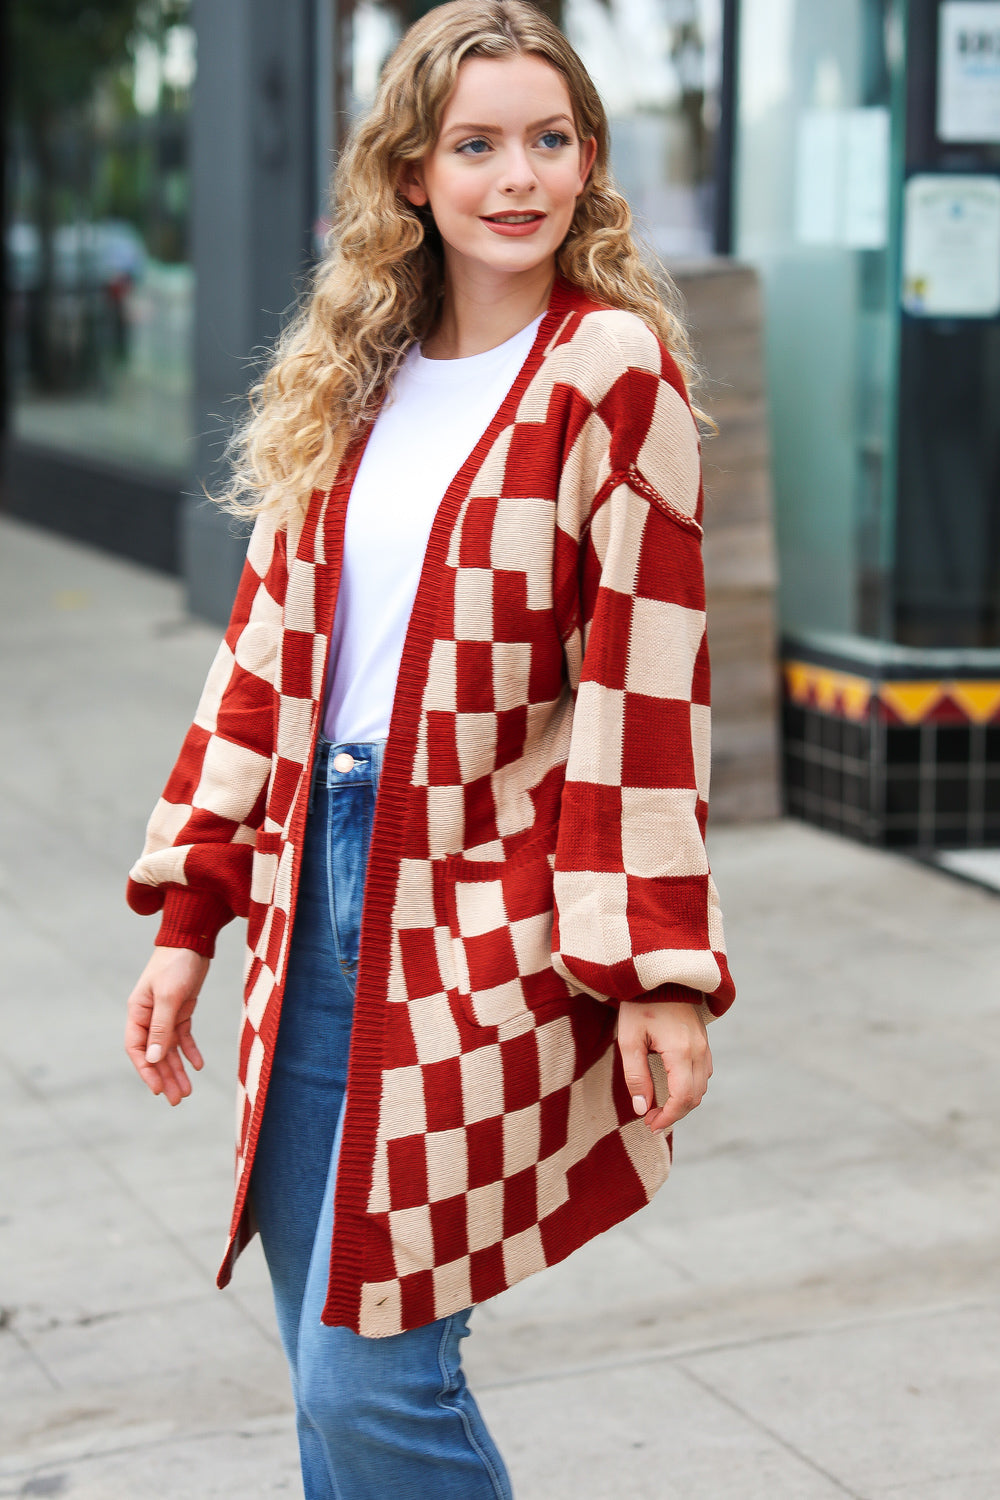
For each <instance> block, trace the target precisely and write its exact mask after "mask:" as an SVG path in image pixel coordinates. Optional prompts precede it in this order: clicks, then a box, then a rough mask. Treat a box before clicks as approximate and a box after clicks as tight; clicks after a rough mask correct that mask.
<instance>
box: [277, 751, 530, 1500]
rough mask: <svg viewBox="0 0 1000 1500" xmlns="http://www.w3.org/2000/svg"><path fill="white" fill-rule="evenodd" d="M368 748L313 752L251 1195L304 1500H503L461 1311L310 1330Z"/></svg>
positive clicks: (376, 767) (337, 1096)
mask: <svg viewBox="0 0 1000 1500" xmlns="http://www.w3.org/2000/svg"><path fill="white" fill-rule="evenodd" d="M382 750H383V742H381V741H379V742H376V743H374V744H363V745H330V744H328V743H327V742H326V741H324V740H321V741H320V744H319V747H318V749H317V752H316V767H315V771H314V774H313V785H312V795H311V800H310V812H309V819H308V822H307V827H306V836H305V843H304V847H303V853H302V871H301V877H300V884H299V896H298V908H297V914H296V919H295V927H294V933H293V938H292V947H291V953H290V955H289V963H288V980H287V986H286V990H285V999H284V1005H283V1008H282V1012H281V1024H280V1027H279V1030H278V1040H277V1045H276V1049H275V1056H274V1065H273V1069H272V1072H271V1080H270V1085H269V1088H268V1095H267V1108H266V1110H265V1112H264V1121H263V1126H262V1129H261V1133H260V1139H259V1141H258V1145H257V1155H256V1158H255V1161H254V1169H253V1182H252V1188H251V1191H252V1194H253V1203H254V1209H255V1212H256V1215H257V1222H258V1224H259V1226H260V1233H261V1239H262V1241H263V1244H264V1254H265V1256H266V1257H267V1264H268V1270H269V1271H270V1274H271V1282H272V1285H273V1289H274V1300H275V1307H276V1310H277V1315H278V1328H279V1331H280V1334H281V1341H282V1344H283V1345H284V1349H285V1354H286V1355H287V1357H288V1363H289V1366H290V1368H291V1377H292V1390H293V1393H294V1396H295V1409H296V1418H297V1425H298V1437H299V1452H300V1456H301V1460H302V1478H303V1483H304V1486H305V1495H306V1500H369V1497H371V1500H375V1497H378V1500H384V1497H385V1496H387V1495H394V1496H399V1497H400V1500H421V1497H424V1496H426V1497H427V1500H431V1497H433V1500H511V1489H510V1481H509V1479H508V1477H507V1472H506V1469H505V1468H504V1464H503V1460H502V1459H501V1457H500V1455H499V1453H498V1452H497V1449H496V1447H495V1445H494V1443H493V1440H492V1438H491V1437H490V1435H489V1432H488V1431H487V1429H486V1426H485V1423H484V1422H483V1419H482V1417H481V1415H480V1413H479V1409H478V1407H477V1406H476V1403H475V1401H474V1400H473V1397H472V1395H471V1393H470V1391H469V1389H468V1387H467V1386H466V1384H465V1376H464V1375H463V1373H462V1364H461V1355H460V1351H459V1343H460V1340H461V1339H463V1338H464V1337H465V1336H466V1335H467V1334H468V1332H469V1327H468V1324H469V1314H470V1311H471V1309H466V1311H464V1312H461V1313H455V1314H453V1316H451V1317H449V1318H442V1319H440V1320H439V1321H438V1322H436V1323H431V1324H429V1325H428V1326H427V1327H425V1328H414V1329H411V1330H410V1331H409V1332H407V1333H400V1334H396V1335H395V1336H392V1337H389V1338H384V1339H366V1338H360V1337H359V1336H358V1335H357V1334H356V1333H353V1332H351V1330H350V1329H347V1328H325V1327H324V1326H323V1324H322V1323H321V1322H320V1314H321V1312H322V1309H323V1305H324V1302H325V1300H326V1288H327V1277H328V1273H329V1267H330V1239H331V1235H332V1232H333V1197H334V1183H335V1180H336V1172H337V1156H338V1153H339V1149H340V1131H341V1126H342V1123H343V1103H344V1095H345V1090H346V1087H347V1059H348V1049H349V1047H350V1040H351V1020H352V1015H353V1007H354V983H355V977H356V973H357V964H358V945H359V941H360V931H361V904H362V897H363V894H364V884H365V869H366V865H367V860H368V845H369V842H370V839H371V828H372V818H373V814H374V810H375V795H376V792H377V790H378V780H379V773H380V771H381V768H382Z"/></svg>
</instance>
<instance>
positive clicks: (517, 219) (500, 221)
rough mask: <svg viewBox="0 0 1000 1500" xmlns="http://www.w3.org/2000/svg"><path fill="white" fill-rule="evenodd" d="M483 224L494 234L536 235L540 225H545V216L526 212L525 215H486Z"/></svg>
mask: <svg viewBox="0 0 1000 1500" xmlns="http://www.w3.org/2000/svg"><path fill="white" fill-rule="evenodd" d="M482 223H483V224H485V225H486V227H487V229H492V231H493V233H494V234H503V235H507V236H517V235H524V234H534V232H535V230H536V229H537V228H538V226H539V224H544V223H545V215H544V214H538V213H534V212H529V211H527V210H526V211H525V212H524V213H509V214H484V215H483V217H482Z"/></svg>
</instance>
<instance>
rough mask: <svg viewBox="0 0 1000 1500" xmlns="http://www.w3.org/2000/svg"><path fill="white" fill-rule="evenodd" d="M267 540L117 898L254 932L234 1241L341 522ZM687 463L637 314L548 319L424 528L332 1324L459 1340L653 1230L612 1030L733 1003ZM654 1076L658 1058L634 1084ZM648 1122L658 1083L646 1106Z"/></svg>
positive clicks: (183, 920)
mask: <svg viewBox="0 0 1000 1500" xmlns="http://www.w3.org/2000/svg"><path fill="white" fill-rule="evenodd" d="M362 447H363V442H358V443H357V444H355V445H354V447H353V449H352V450H351V451H350V452H349V453H348V454H347V456H346V458H345V460H344V462H343V464H342V467H341V471H340V474H339V475H338V478H337V481H336V483H335V484H334V487H333V489H332V491H331V492H330V493H329V494H327V495H320V494H316V495H315V496H314V497H313V501H312V504H311V505H310V507H309V510H308V514H307V515H306V516H305V518H304V521H300V522H299V523H298V525H297V526H294V527H291V528H288V529H281V528H279V527H277V526H276V523H275V521H274V520H273V518H272V517H271V516H269V515H267V514H265V515H263V516H262V517H261V518H260V519H259V521H258V523H257V526H256V529H255V531H254V534H253V537H252V539H251V542H250V546H249V551H248V554H247V562H246V567H245V569H244V572H243V576H242V581H241V583H240V586H239V591H238V594H237V598H236V603H235V607H234V610H233V615H232V620H231V622H230V625H229V628H228V631H227V633H226V637H225V640H224V642H223V644H222V645H221V647H220V648H219V653H218V656H217V657H216V660H215V663H214V665H213V666H212V668H211V671H210V673H209V677H208V681H207V683H206V686H205V689H204V692H203V695H202V698H201V701H200V704H199V706H198V710H197V714H196V716H195V720H194V724H193V726H192V728H191V730H190V731H189V733H188V735H187V738H186V740H185V742H184V745H183V748H182V750H181V753H180V757H179V759H178V762H177V765H176V767H175V769H174V771H173V773H172V775H171V777H170V780H169V782H168V783H167V786H166V789H165V792H164V795H163V798H162V799H161V801H160V802H159V804H158V805H157V807H156V810H155V812H154V814H153V817H152V819H151V822H150V825H149V832H148V836H147V841H146V847H145V850H144V852H143V854H142V856H141V858H140V859H139V860H138V862H137V864H136V865H135V867H134V869H133V870H132V872H131V879H130V882H129V901H130V903H131V905H132V906H133V907H134V908H135V909H136V910H137V911H140V912H151V911H154V910H158V909H160V908H162V909H163V922H162V925H161V928H160V932H159V935H158V937H157V942H158V943H159V944H162V945H166V946H179V947H187V948H192V949H194V950H195V951H197V952H200V953H203V954H206V955H210V954H211V953H212V951H213V943H214V939H215V936H216V933H217V932H218V929H219V928H220V927H221V926H222V924H223V923H224V922H226V921H228V920H229V919H230V918H231V917H232V915H233V914H236V915H239V916H247V917H248V919H249V921H248V930H247V955H246V991H245V1013H244V1021H243V1030H242V1040H241V1045H240V1051H239V1099H238V1111H237V1135H238V1148H237V1192H236V1203H235V1208H234V1213H233V1220H232V1229H231V1237H230V1243H229V1248H228V1251H227V1254H226V1258H225V1261H224V1263H223V1266H222V1270H221V1271H220V1273H219V1283H220V1285H224V1284H225V1283H226V1281H228V1279H229V1275H230V1273H231V1268H232V1264H233V1261H234V1260H235V1257H236V1255H237V1254H238V1253H239V1251H240V1250H241V1249H242V1248H243V1246H244V1245H245V1244H246V1242H247V1241H248V1239H249V1238H250V1236H251V1235H252V1233H253V1220H252V1210H251V1207H250V1205H249V1204H248V1201H247V1187H248V1183H249V1180H250V1173H251V1167H252V1163H253V1156H254V1147H255V1143H256V1141H257V1137H258V1133H259V1130H260V1123H261V1117H262V1114H263V1111H264V1108H265V1100H266V1096H267V1083H268V1075H269V1071H270V1066H271V1058H272V1054H273V1048H274V1042H275V1036H276V1033H277V1030H278V1016H279V1013H280V1010H281V1000H282V989H283V984H284V976H285V970H286V965H287V959H288V946H289V938H290V934H291V930H292V927H293V924H294V921H295V903H296V881H297V878H298V870H299V854H300V851H301V848H302V841H303V830H304V825H305V821H306V811H307V800H308V788H309V780H310V768H311V763H312V759H313V751H314V746H315V742H316V735H317V730H318V726H319V724H320V719H321V708H322V698H323V690H324V682H325V669H326V655H327V648H328V641H329V638H330V629H331V625H332V622H333V616H334V609H335V606H336V599H337V585H338V578H339V573H340V562H341V553H342V545H343V533H344V519H345V513H346V507H347V500H348V495H349V493H350V489H351V484H352V482H353V477H354V474H355V472H356V469H357V464H358V461H359V458H360V453H361V449H362ZM701 505H702V498H701V482H700V463H699V448H698V438H697V433H696V429H695V424H694V421H693V419H692V417H691V413H690V410H689V408H688V405H687V401H686V397H685V394H684V386H683V382H682V379H681V376H680V374H679V372H678V370H677V368H676V366H675V364H674V362H673V361H672V359H671V358H670V356H669V354H668V353H667V352H666V351H665V350H664V348H663V347H662V346H661V344H660V343H659V342H658V340H657V339H656V338H655V337H654V335H653V334H652V333H651V332H650V331H649V330H648V329H647V328H646V327H645V325H644V324H643V323H641V322H640V321H639V319H638V318H636V317H634V316H633V315H631V314H629V313H625V312H618V311H611V310H608V309H606V308H601V307H597V306H595V305H594V304H592V303H589V302H587V301H586V300H585V298H584V297H583V295H582V294H581V293H579V292H577V291H576V290H575V289H573V288H571V287H569V286H568V285H566V284H565V283H562V282H559V283H557V284H556V287H555V289H554V291H553V294H552V298H551V302H550V305H549V309H548V312H547V315H546V317H545V318H544V320H543V322H542V324H541V327H540V329H539V332H538V335H537V338H536V340H535V343H534V346H533V348H532V351H531V353H530V354H529V356H528V359H527V361H526V363H525V364H524V366H523V368H522V370H521V372H520V374H519V375H518V377H517V379H516V380H515V382H514V384H513V386H512V388H511V390H510V392H509V394H508V395H507V397H506V399H505V401H504V403H503V405H502V406H501V408H500V410H499V411H498V413H497V414H496V416H495V417H494V419H493V421H492V422H491V423H490V425H489V428H488V429H487V431H486V433H485V434H484V435H483V437H482V439H481V440H480V442H479V443H478V445H477V446H476V448H475V450H474V452H473V453H472V454H471V455H470V457H469V458H468V460H467V461H466V463H465V464H464V465H463V467H462V469H461V471H460V472H459V474H458V475H457V476H456V478H455V479H454V481H453V482H452V484H451V485H450V486H449V488H448V491H447V493H446V495H445V497H444V499H443V501H442V503H441V506H440V508H439V510H438V512H437V516H436V519H435V521H434V525H433V529H432V531H431V536H430V541H429V543H428V547H427V553H426V557H425V561H424V565H423V571H422V574H421V579H420V585H419V589H418V592H417V597H416V602H415V604H414V607H413V615H412V618H411V622H410V626H409V631H408V634H407V638H406V645H405V649H404V652H403V659H402V664H401V667H400V673H399V681H398V686H397V690H396V697H395V701H394V704H393V709H392V720H391V728H390V733H389V739H388V743H387V746H386V753H385V760H384V767H383V773H382V780H381V785H380V790H379V796H378V802H377V808H376V817H375V825H374V830H373V836H372V843H371V853H370V863H369V869H368V878H367V884H366V888H365V900H364V912H363V919H362V935H361V954H360V963H359V970H358V980H357V993H356V1002H355V1019H354V1029H353V1038H352V1045H351V1059H350V1072H349V1080H348V1089H347V1110H346V1119H345V1128H344V1135H343V1145H342V1151H341V1156H340V1165H339V1171H338V1175H337V1197H336V1212H335V1228H334V1237H333V1245H332V1259H331V1276H330V1287H329V1297H328V1301H327V1304H326V1308H325V1311H324V1314H323V1317H324V1321H326V1322H328V1323H331V1324H340V1325H346V1326H348V1327H351V1328H354V1329H355V1330H358V1331H359V1332H361V1333H363V1334H365V1335H369V1336H381V1335H385V1334H392V1333H397V1332H399V1331H400V1330H401V1329H406V1328H412V1327H418V1326H420V1325H421V1324H424V1323H427V1322H430V1321H432V1320H433V1319H435V1318H439V1317H443V1316H445V1315H447V1314H449V1313H451V1312H453V1311H455V1310H456V1309H459V1308H463V1307H466V1306H468V1305H469V1304H470V1303H473V1302H478V1301H481V1300H483V1299H484V1298H487V1297H491V1296H493V1295H494V1294H495V1293H496V1292H499V1291H501V1290H502V1289H503V1288H504V1287H507V1286H510V1285H512V1284H513V1283H514V1282H516V1281H518V1280H520V1279H521V1278H522V1277H524V1276H528V1275H530V1274H531V1273H532V1272H534V1271H538V1270H540V1269H541V1268H542V1267H543V1266H546V1265H551V1264H553V1263H554V1262H556V1261H559V1260H561V1259H562V1258H563V1257H564V1256H566V1255H568V1254H569V1252H570V1251H571V1250H573V1249H575V1248H576V1247H577V1246H579V1245H581V1244H582V1243H583V1242H584V1241H586V1240H587V1239H589V1238H590V1237H591V1236H593V1235H595V1234H598V1233H600V1232H601V1231H602V1230H605V1229H607V1228H609V1227H610V1226H611V1225H612V1224H615V1223H617V1222H618V1221H619V1220H621V1219H622V1218H624V1217H625V1216H627V1215H628V1214H631V1213H633V1212H634V1211H635V1210H636V1209H638V1208H641V1207H642V1206H643V1205H644V1204H645V1203H646V1202H647V1201H648V1200H649V1198H650V1197H651V1196H652V1194H653V1193H654V1191H655V1190H656V1189H657V1188H658V1187H659V1185H660V1184H661V1183H662V1182H663V1180H664V1179H665V1177H666V1175H667V1171H668V1169H669V1162H670V1142H669V1140H668V1139H667V1138H665V1137H664V1136H662V1135H660V1136H654V1135H652V1134H651V1133H650V1132H649V1130H648V1129H647V1128H646V1126H645V1124H644V1123H643V1122H642V1121H641V1120H637V1119H636V1118H635V1117H634V1115H633V1111H632V1105H631V1101H630V1099H629V1097H628V1090H627V1088H626V1086H625V1083H624V1079H623V1076H622V1070H621V1066H620V1063H618V1061H617V1057H616V1047H615V1040H614V1036H615V1006H616V1003H617V1002H618V1001H621V1000H624V999H632V998H635V997H639V996H642V995H646V994H650V995H652V996H653V997H654V998H657V999H673V1000H685V1001H690V1002H692V1003H702V1001H703V999H705V1000H707V1004H708V1008H709V1009H710V1010H711V1011H712V1012H713V1013H715V1014H718V1013H720V1012H721V1011H722V1010H724V1009H725V1008H726V1006H727V1005H728V1004H729V1002H730V1000H731V999H732V995H733V986H732V981H731V979H730V977H729V972H728V969H727V966H726V959H725V952H724V943H723V936H722V927H721V923H720V918H719V910H718V902H717V897H716V893H715V888H714V885H713V882H712V879H711V876H710V874H709V867H708V861H707V859H706V856H705V847H704V840H703V835H704V828H705V816H706V810H707V809H706V797H707V792H708V774H709V708H708V687H709V672H708V658H707V654H706V646H705V614H704V588H703V581H702V566H701V556H700V539H701V524H700V517H701ZM654 1061H655V1059H654ZM658 1090H659V1092H660V1093H661V1095H662V1077H660V1078H659V1079H658Z"/></svg>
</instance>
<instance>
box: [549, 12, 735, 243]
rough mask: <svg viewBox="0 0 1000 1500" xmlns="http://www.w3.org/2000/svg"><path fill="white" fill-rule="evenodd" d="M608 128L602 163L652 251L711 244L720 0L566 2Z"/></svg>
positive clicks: (566, 16)
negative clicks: (607, 152)
mask: <svg viewBox="0 0 1000 1500" xmlns="http://www.w3.org/2000/svg"><path fill="white" fill-rule="evenodd" d="M563 25H564V28H565V31H566V34H567V36H568V37H569V39H570V41H571V42H572V44H573V46H574V47H575V48H576V50H577V52H578V53H579V54H580V56H581V58H582V59H583V61H584V63H585V64H586V67H587V69H588V71H589V73H590V75H591V77H592V78H593V80H594V82H595V84H596V85H597V88H598V91H599V93H600V95H601V98H602V99H603V100H604V105H605V108H606V109H607V111H608V116H609V118H610V122H611V163H612V168H613V170H614V174H615V177H616V179H617V181H618V184H619V186H620V187H621V189H622V191H623V192H624V193H625V195H626V197H627V198H628V200H629V203H630V205H631V207H632V211H633V213H634V214H635V216H636V219H637V221H638V224H639V227H640V229H641V230H642V232H643V233H644V235H645V237H646V238H647V239H648V241H649V242H650V244H651V245H652V246H653V248H654V250H656V252H657V253H658V254H659V255H662V256H665V257H667V258H670V257H675V258H676V257H690V256H702V255H709V254H711V252H712V250H713V248H714V222H715V200H714V195H715V168H716V138H717V134H718V127H719V116H720V79H721V67H722V0H565V3H564V6H563Z"/></svg>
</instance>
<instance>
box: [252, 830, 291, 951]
mask: <svg viewBox="0 0 1000 1500" xmlns="http://www.w3.org/2000/svg"><path fill="white" fill-rule="evenodd" d="M287 848H288V845H287V844H286V842H285V839H284V837H283V835H282V834H280V833H266V832H264V830H263V829H262V830H261V831H260V832H259V833H258V834H257V837H256V838H255V840H254V846H253V866H252V870H251V875H250V910H249V912H248V914H247V948H248V949H249V951H250V952H251V953H255V954H257V955H259V956H260V957H262V958H263V957H264V956H265V952H266V949H267V946H268V933H269V931H270V925H271V924H270V922H269V921H268V912H269V911H270V910H271V908H272V906H273V904H274V898H275V892H276V890H277V885H278V872H279V868H280V866H281V862H282V857H283V856H284V855H285V851H286V850H287ZM286 863H287V860H286ZM265 925H266V927H267V931H265Z"/></svg>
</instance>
